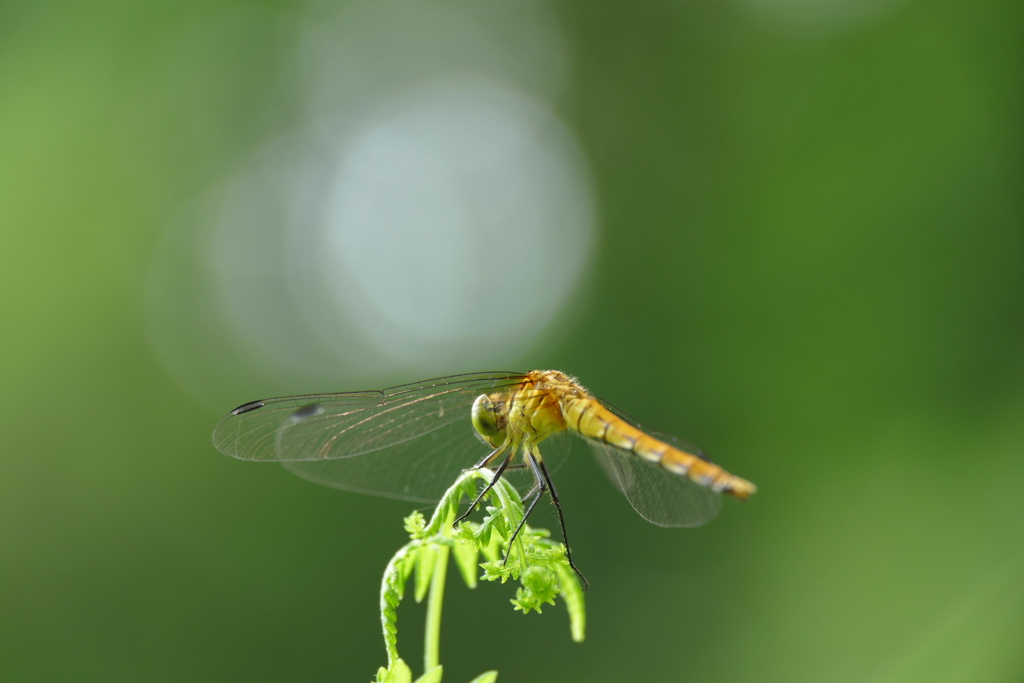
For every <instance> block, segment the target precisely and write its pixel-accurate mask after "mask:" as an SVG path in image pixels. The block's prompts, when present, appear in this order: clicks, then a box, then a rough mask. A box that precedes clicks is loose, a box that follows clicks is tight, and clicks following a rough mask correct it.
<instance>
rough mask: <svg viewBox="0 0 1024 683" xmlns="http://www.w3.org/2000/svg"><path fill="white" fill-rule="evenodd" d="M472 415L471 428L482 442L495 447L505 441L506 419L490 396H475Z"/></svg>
mask: <svg viewBox="0 0 1024 683" xmlns="http://www.w3.org/2000/svg"><path fill="white" fill-rule="evenodd" d="M472 417H473V428H474V429H476V433H477V435H478V436H479V437H480V438H481V440H483V441H484V443H486V444H488V445H490V446H491V447H492V448H497V447H499V446H500V445H501V444H503V443H504V442H505V437H506V425H507V420H506V418H505V414H504V413H503V412H502V411H501V410H500V409H499V407H498V406H496V405H494V401H492V400H491V398H490V396H488V395H487V394H481V395H480V396H477V397H476V400H475V401H473V413H472Z"/></svg>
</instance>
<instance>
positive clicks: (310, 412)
mask: <svg viewBox="0 0 1024 683" xmlns="http://www.w3.org/2000/svg"><path fill="white" fill-rule="evenodd" d="M322 412H324V409H323V407H322V406H321V405H320V404H319V403H310V404H309V405H308V406H302V407H301V408H296V410H295V412H294V413H292V418H291V419H292V422H302V421H303V420H308V419H309V418H311V417H316V416H317V415H319V414H320V413H322Z"/></svg>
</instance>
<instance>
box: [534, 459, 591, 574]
mask: <svg viewBox="0 0 1024 683" xmlns="http://www.w3.org/2000/svg"><path fill="white" fill-rule="evenodd" d="M530 460H532V458H530ZM537 465H538V466H539V467H540V472H541V474H542V475H543V481H544V484H543V486H544V488H547V490H548V492H549V493H550V494H551V502H552V503H554V504H555V509H556V510H558V526H560V527H561V528H562V540H563V541H565V558H566V559H567V560H569V566H570V567H572V570H573V571H574V572H576V575H577V576H579V577H580V580H581V581H583V590H587V588H589V587H590V582H589V581H587V577H585V576H583V572H581V571H580V570H579V569H578V568H577V567H576V565H575V564H573V562H572V551H571V550H569V537H568V536H567V535H566V533H565V518H564V517H563V516H562V504H561V503H559V502H558V491H556V490H555V485H554V483H553V482H552V481H551V475H549V474H548V468H546V467H544V461H543V460H541V461H539V462H538V463H537Z"/></svg>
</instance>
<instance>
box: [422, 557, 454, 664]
mask: <svg viewBox="0 0 1024 683" xmlns="http://www.w3.org/2000/svg"><path fill="white" fill-rule="evenodd" d="M450 551H451V549H450V548H449V547H448V546H447V545H442V546H440V547H439V548H438V549H437V563H436V564H435V566H434V576H433V577H431V579H430V593H429V595H428V597H427V628H426V636H425V638H424V643H423V672H424V673H426V672H428V671H430V670H432V669H434V668H436V667H437V666H438V664H440V663H441V609H442V607H443V603H444V582H445V577H446V576H447V574H448V553H449V552H450Z"/></svg>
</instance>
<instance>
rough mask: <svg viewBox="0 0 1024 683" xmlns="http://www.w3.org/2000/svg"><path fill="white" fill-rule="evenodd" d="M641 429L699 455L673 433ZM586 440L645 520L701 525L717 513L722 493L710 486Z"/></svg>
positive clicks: (720, 506) (660, 522) (668, 523)
mask: <svg viewBox="0 0 1024 683" xmlns="http://www.w3.org/2000/svg"><path fill="white" fill-rule="evenodd" d="M602 403H604V405H605V406H606V407H607V408H608V409H609V410H611V411H612V412H614V413H615V414H616V415H618V416H619V417H620V418H622V419H623V420H625V421H626V422H628V423H630V424H632V425H633V426H634V427H637V428H638V429H640V428H641V427H640V426H639V425H638V424H637V423H636V421H635V420H633V419H631V418H629V417H628V416H626V415H624V414H623V413H622V412H621V411H620V410H618V409H617V408H615V407H614V406H611V405H610V404H608V403H607V402H605V401H602ZM644 431H646V433H647V434H649V435H651V436H653V437H654V438H656V439H658V440H660V441H664V442H665V443H667V444H670V445H672V446H675V447H677V448H681V449H682V450H685V451H687V452H689V453H696V454H701V453H700V451H699V450H698V449H695V448H693V447H692V446H689V445H688V444H685V443H683V442H681V441H680V440H679V439H676V438H675V437H673V436H669V435H667V434H660V433H658V432H652V431H650V430H644ZM588 441H590V443H591V444H592V445H593V447H594V454H595V456H596V457H597V460H598V462H599V463H600V464H601V467H602V469H604V471H605V473H606V474H608V476H609V478H610V479H611V480H612V481H613V482H614V483H615V484H616V485H617V486H618V487H619V489H621V490H622V493H623V494H625V496H626V499H627V500H628V501H629V504H630V505H632V506H633V509H634V510H636V511H637V512H638V513H639V514H640V516H641V517H643V518H644V519H646V520H647V521H648V522H651V523H652V524H657V525H658V526H691V527H692V526H700V525H701V524H706V523H708V522H710V521H711V520H712V519H714V518H715V517H716V516H718V512H719V510H721V509H722V496H721V495H720V494H718V493H715V492H714V491H712V490H711V489H709V488H706V487H704V486H700V485H699V484H696V483H694V482H693V481H692V480H691V479H689V478H687V477H685V476H682V475H678V474H673V473H672V472H669V471H668V470H666V469H665V468H664V467H661V466H660V465H656V464H655V463H653V462H649V461H647V460H644V459H643V458H641V457H639V456H637V455H634V454H633V453H630V452H628V451H623V450H620V449H618V448H615V447H614V446H609V445H608V444H605V443H601V442H599V441H594V440H591V439H588Z"/></svg>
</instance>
